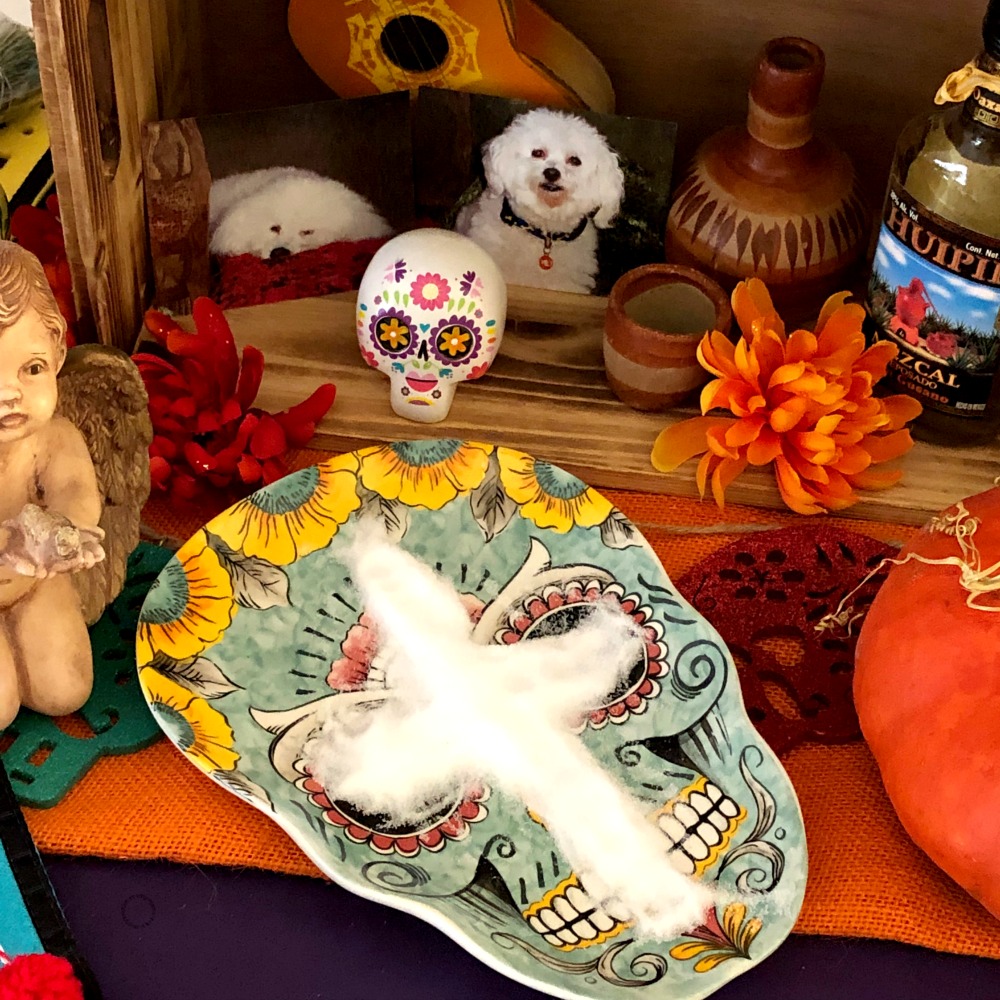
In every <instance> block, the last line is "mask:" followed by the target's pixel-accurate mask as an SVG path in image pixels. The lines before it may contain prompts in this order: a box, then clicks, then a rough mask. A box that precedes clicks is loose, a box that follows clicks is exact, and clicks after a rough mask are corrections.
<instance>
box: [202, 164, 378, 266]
mask: <svg viewBox="0 0 1000 1000" xmlns="http://www.w3.org/2000/svg"><path fill="white" fill-rule="evenodd" d="M208 227H209V249H210V251H211V252H212V253H213V254H216V255H217V256H235V255H237V254H254V255H255V256H257V257H260V258H261V259H263V260H267V259H271V260H278V259H280V258H282V257H287V256H289V255H290V254H294V253H299V252H301V251H303V250H314V249H316V248H317V247H321V246H326V244H328V243H337V242H341V241H355V240H364V239H372V238H376V237H381V236H388V235H390V234H391V232H392V228H391V226H390V225H389V223H388V222H386V221H385V219H383V218H382V216H381V215H380V214H379V213H378V212H377V211H376V209H375V208H374V206H373V205H372V204H371V202H370V201H368V199H367V198H364V197H362V196H361V195H360V194H358V193H357V192H355V191H352V190H351V189H350V188H349V187H348V186H347V185H346V184H342V183H341V182H340V181H337V180H333V179H332V178H330V177H323V176H322V175H320V174H318V173H315V172H314V171H312V170H303V169H301V168H299V167H269V168H266V169H264V170H254V171H250V172H248V173H240V174H232V175H231V176H229V177H223V178H221V179H219V180H217V181H214V182H213V183H212V188H211V192H210V194H209V204H208Z"/></svg>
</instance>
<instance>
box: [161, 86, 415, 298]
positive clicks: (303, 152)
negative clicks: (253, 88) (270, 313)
mask: <svg viewBox="0 0 1000 1000" xmlns="http://www.w3.org/2000/svg"><path fill="white" fill-rule="evenodd" d="M143 155H144V168H145V176H146V201H147V214H148V218H149V232H150V244H151V251H152V256H153V265H154V272H155V275H156V286H157V287H156V303H157V305H159V306H166V307H173V306H175V304H176V303H184V302H189V301H190V300H191V299H193V298H196V297H197V296H198V295H204V294H208V295H211V296H212V298H214V299H215V300H216V301H217V302H218V303H219V304H220V305H222V306H223V307H224V308H232V307H237V306H248V305H259V304H261V303H264V302H276V301H282V300H286V299H295V298H303V297H307V296H315V295H326V294H330V293H332V292H341V291H348V290H352V289H356V288H357V287H358V284H359V282H360V280H361V277H362V275H363V274H364V270H365V268H366V267H367V265H368V262H369V261H370V260H371V258H372V256H373V255H374V253H375V251H376V250H377V249H378V248H379V247H380V246H381V245H382V244H383V243H384V242H385V241H386V240H388V239H389V238H390V237H391V236H393V235H394V234H395V233H398V232H401V231H403V230H406V229H409V228H412V226H413V223H414V218H413V206H414V194H413V180H412V162H413V154H412V149H411V145H410V127H409V95H408V94H406V93H393V94H384V95H379V96H376V97H364V98H358V99H355V100H347V101H324V102H320V103H316V104H308V105H299V106H296V107H292V108H278V109H273V110H266V111H254V112H244V113H239V114H228V115H216V116H206V117H202V118H190V119H183V120H179V121H168V122H155V123H152V124H150V125H147V126H146V129H145V134H144V148H143Z"/></svg>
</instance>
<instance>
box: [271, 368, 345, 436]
mask: <svg viewBox="0 0 1000 1000" xmlns="http://www.w3.org/2000/svg"><path fill="white" fill-rule="evenodd" d="M336 397H337V387H336V386H335V385H333V383H331V382H324V383H323V385H321V386H319V387H318V388H317V389H316V390H314V391H313V393H312V394H311V395H310V396H309V398H308V399H304V400H303V401H302V402H301V403H298V404H296V405H295V406H291V407H289V408H288V409H287V410H282V411H281V413H276V414H275V415H274V419H275V420H277V421H278V423H279V424H281V427H282V429H283V430H284V431H285V434H286V436H287V438H288V443H289V444H290V445H291V446H292V447H294V448H302V447H305V445H306V444H308V443H309V440H310V439H311V438H312V436H313V434H315V433H316V424H318V423H319V422H320V420H322V419H323V417H324V416H326V414H327V413H328V412H329V410H330V407H331V406H333V401H334V399H336Z"/></svg>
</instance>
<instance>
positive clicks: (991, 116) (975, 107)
mask: <svg viewBox="0 0 1000 1000" xmlns="http://www.w3.org/2000/svg"><path fill="white" fill-rule="evenodd" d="M969 111H970V113H971V115H972V117H973V119H974V120H975V121H977V122H979V123H980V124H981V125H985V126H986V127H987V128H995V129H1000V94H995V93H993V91H992V90H985V89H984V88H982V87H976V89H975V90H974V91H973V92H972V96H971V97H970V98H969Z"/></svg>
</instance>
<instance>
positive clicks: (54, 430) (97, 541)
mask: <svg viewBox="0 0 1000 1000" xmlns="http://www.w3.org/2000/svg"><path fill="white" fill-rule="evenodd" d="M64 362H65V364H64ZM57 376H58V378H57ZM151 435H152V431H151V428H150V423H149V415H148V410H147V400H146V395H145V390H144V388H143V385H142V380H141V378H140V377H139V374H138V371H137V370H136V369H135V366H134V365H133V364H132V362H131V360H130V359H129V358H128V356H127V355H126V354H124V353H123V352H121V351H118V350H116V349H114V348H107V347H101V346H98V345H86V346H83V347H75V348H72V349H71V350H70V351H69V353H68V354H67V350H66V323H65V321H64V319H63V317H62V315H61V314H60V312H59V309H58V306H57V305H56V303H55V299H54V298H53V296H52V292H51V290H50V288H49V285H48V282H47V280H46V278H45V272H44V270H43V269H42V266H41V264H40V263H39V261H38V259H37V258H36V257H35V256H34V255H33V254H31V253H29V252H28V251H27V250H25V249H24V248H23V247H20V246H18V245H17V244H15V243H10V242H7V241H0V729H3V728H4V727H5V726H7V725H8V724H9V723H10V722H11V721H12V720H13V718H14V716H15V715H16V714H17V712H18V709H19V708H20V706H21V705H26V706H27V707H29V708H32V709H34V710H35V711H36V712H41V713H43V714H45V715H64V714H66V713H69V712H72V711H75V710H76V709H78V708H80V707H81V706H82V705H83V703H84V702H85V701H86V700H87V698H88V697H89V695H90V691H91V687H92V685H93V661H92V656H91V649H90V637H89V635H88V632H87V625H88V624H89V623H92V622H94V621H96V620H97V618H99V617H100V615H101V613H102V612H103V610H104V608H105V607H106V606H107V604H108V603H109V602H110V601H111V600H113V599H114V598H115V596H117V594H118V593H119V592H120V591H121V588H122V585H123V584H124V580H125V561H126V559H127V557H128V554H129V553H130V552H131V551H132V549H133V548H134V547H135V545H136V544H137V542H138V538H139V514H140V510H141V507H142V504H143V503H144V502H145V500H146V497H147V496H148V494H149V464H148V446H149V442H150V439H151Z"/></svg>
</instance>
